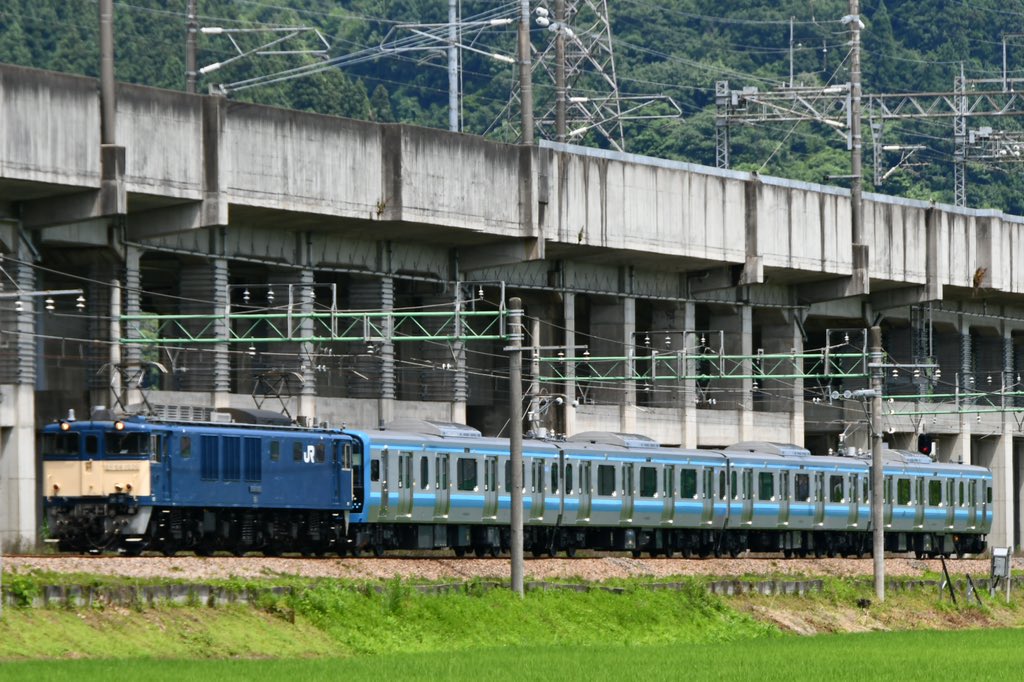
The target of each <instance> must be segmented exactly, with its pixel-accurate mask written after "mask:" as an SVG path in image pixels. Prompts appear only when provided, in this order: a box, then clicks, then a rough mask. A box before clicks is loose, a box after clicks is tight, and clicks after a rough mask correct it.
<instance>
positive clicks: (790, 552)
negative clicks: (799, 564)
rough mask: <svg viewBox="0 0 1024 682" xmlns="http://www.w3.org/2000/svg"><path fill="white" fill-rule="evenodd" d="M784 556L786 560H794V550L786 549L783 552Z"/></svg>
mask: <svg viewBox="0 0 1024 682" xmlns="http://www.w3.org/2000/svg"><path fill="white" fill-rule="evenodd" d="M782 556H783V558H785V559H792V558H793V550H791V549H784V550H782Z"/></svg>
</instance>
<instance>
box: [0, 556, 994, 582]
mask: <svg viewBox="0 0 1024 682" xmlns="http://www.w3.org/2000/svg"><path fill="white" fill-rule="evenodd" d="M3 564H4V570H5V571H14V572H19V573H23V572H27V571H32V570H41V571H52V572H55V573H89V574H97V575H112V576H123V577H128V578H178V579H182V580H186V581H202V580H210V579H217V578H230V577H238V578H267V577H275V576H301V577H306V578H340V579H347V580H382V579H388V578H393V577H395V576H401V577H403V578H409V579H413V580H429V581H435V580H467V579H470V578H496V579H502V578H508V576H509V560H508V559H507V558H499V559H456V558H438V557H429V558H407V557H382V558H379V559H375V558H359V559H355V558H344V559H339V558H334V559H308V558H276V557H275V558H271V557H220V556H215V557H192V556H180V557H137V558H136V557H114V556H95V557H91V556H52V557H51V556H45V557H42V556H6V557H4V559H3ZM947 566H948V567H949V571H950V573H955V574H960V575H962V574H964V573H970V574H972V575H975V576H987V575H988V572H989V562H988V560H985V559H964V560H953V561H949V562H947ZM926 571H929V572H931V573H933V574H934V573H938V572H941V571H942V564H941V562H939V561H938V560H917V559H907V558H889V559H887V560H886V575H887V576H889V577H901V578H918V577H922V576H923V575H924V573H925V572H926ZM872 572H873V564H872V561H871V559H870V558H867V559H788V560H787V559H782V558H738V559H703V560H700V559H664V558H658V559H633V558H631V557H625V556H603V557H595V558H576V559H527V560H526V576H527V577H528V578H532V579H539V580H550V579H559V578H560V579H569V578H578V579H583V580H588V581H600V580H606V579H609V578H628V577H652V578H668V577H670V576H690V575H701V576H716V577H743V576H767V575H770V576H773V577H776V576H794V577H811V576H813V577H820V576H837V577H867V576H871V575H872Z"/></svg>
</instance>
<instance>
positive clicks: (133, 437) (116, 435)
mask: <svg viewBox="0 0 1024 682" xmlns="http://www.w3.org/2000/svg"><path fill="white" fill-rule="evenodd" d="M106 438H107V454H108V455H148V454H149V434H148V433H139V432H137V433H125V432H123V431H121V432H117V431H110V432H108V433H107V434H106ZM75 447H76V450H77V447H78V441H77V438H76V440H75ZM69 454H70V453H69Z"/></svg>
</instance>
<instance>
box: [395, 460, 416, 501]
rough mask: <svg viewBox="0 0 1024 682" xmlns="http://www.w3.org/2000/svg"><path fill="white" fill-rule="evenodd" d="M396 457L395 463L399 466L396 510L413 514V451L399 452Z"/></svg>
mask: <svg viewBox="0 0 1024 682" xmlns="http://www.w3.org/2000/svg"><path fill="white" fill-rule="evenodd" d="M395 459H396V462H395V464H396V466H397V468H398V471H397V472H396V473H397V476H396V479H397V482H398V505H397V508H396V510H395V515H396V516H405V517H408V516H412V495H413V480H412V453H411V452H399V453H398V455H397V457H396V458H395Z"/></svg>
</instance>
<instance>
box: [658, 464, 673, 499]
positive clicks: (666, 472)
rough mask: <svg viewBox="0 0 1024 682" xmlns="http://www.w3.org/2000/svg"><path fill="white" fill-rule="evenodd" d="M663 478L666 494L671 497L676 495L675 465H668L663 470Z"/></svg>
mask: <svg viewBox="0 0 1024 682" xmlns="http://www.w3.org/2000/svg"><path fill="white" fill-rule="evenodd" d="M661 480H662V492H663V493H664V494H665V497H669V498H671V497H675V496H676V475H675V467H670V466H666V467H665V468H664V469H663V470H662V476H661Z"/></svg>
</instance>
